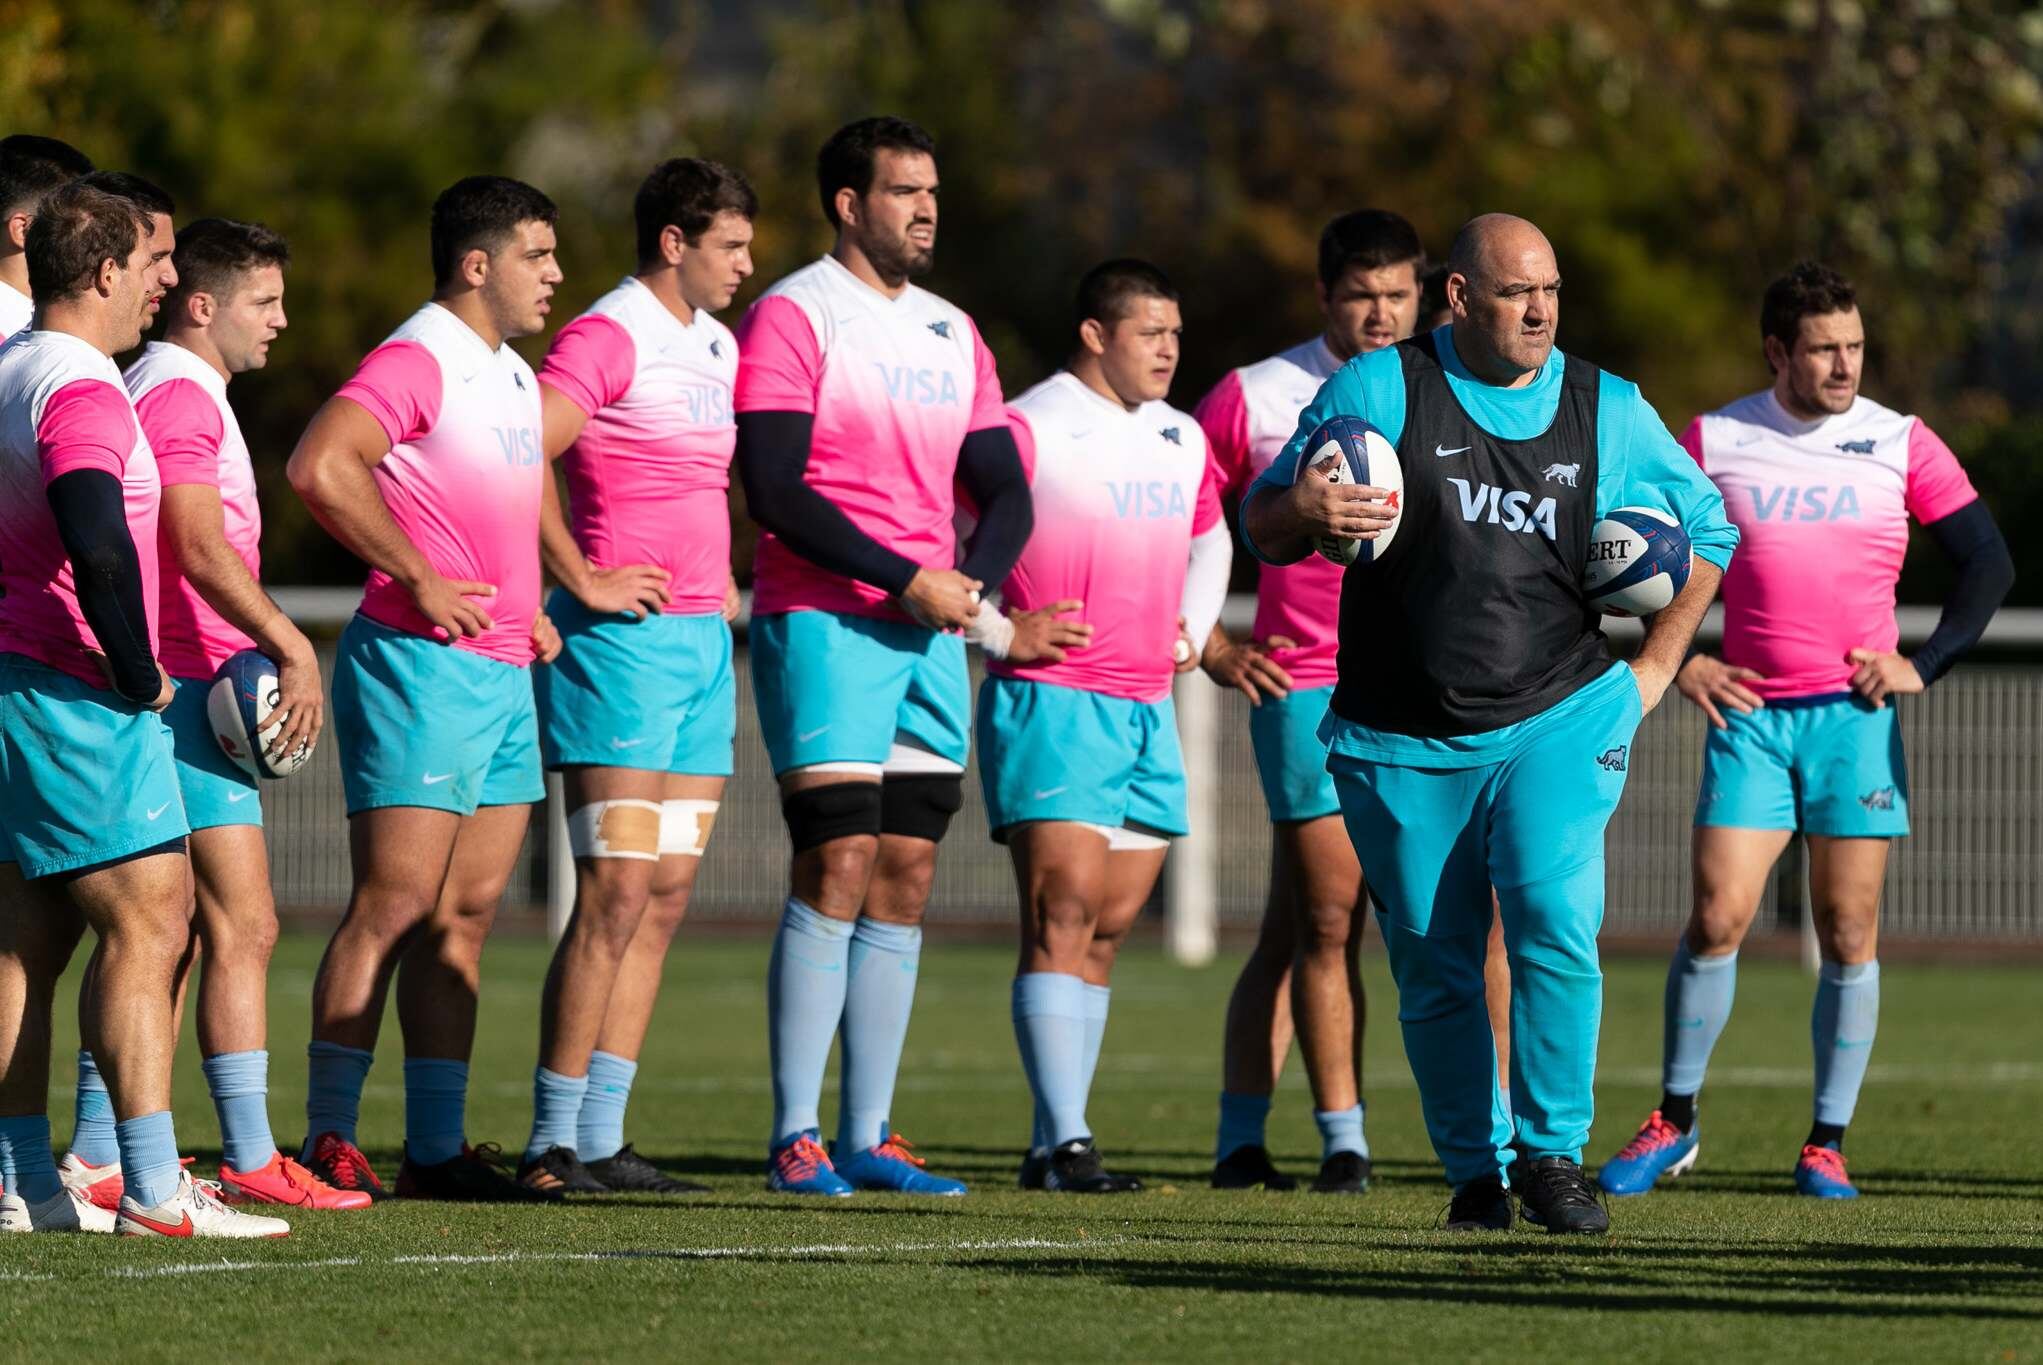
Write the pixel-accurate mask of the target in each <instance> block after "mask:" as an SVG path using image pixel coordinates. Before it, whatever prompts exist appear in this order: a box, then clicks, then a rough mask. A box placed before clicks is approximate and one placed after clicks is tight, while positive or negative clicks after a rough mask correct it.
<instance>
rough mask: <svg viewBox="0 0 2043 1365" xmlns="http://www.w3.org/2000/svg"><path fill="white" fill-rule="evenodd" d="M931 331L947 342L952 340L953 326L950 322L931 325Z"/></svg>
mask: <svg viewBox="0 0 2043 1365" xmlns="http://www.w3.org/2000/svg"><path fill="white" fill-rule="evenodd" d="M929 330H930V331H932V332H934V333H936V334H937V335H938V336H940V337H942V338H943V339H944V340H945V341H949V340H950V339H951V325H950V323H948V322H942V321H938V322H932V323H930V324H929Z"/></svg>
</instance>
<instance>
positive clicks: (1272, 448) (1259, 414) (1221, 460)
mask: <svg viewBox="0 0 2043 1365" xmlns="http://www.w3.org/2000/svg"><path fill="white" fill-rule="evenodd" d="M1340 368H1341V362H1340V361H1339V360H1336V359H1335V358H1334V353H1333V352H1332V351H1330V350H1328V349H1327V343H1326V339H1325V338H1324V337H1314V338H1313V339H1312V340H1311V341H1307V342H1303V343H1301V344H1299V345H1297V346H1293V347H1292V348H1291V349H1290V350H1288V351H1284V352H1282V353H1281V354H1278V355H1274V356H1271V357H1270V358H1269V359H1268V360H1261V361H1258V362H1256V363H1255V364H1253V365H1244V366H1243V367H1242V368H1240V369H1238V370H1230V371H1228V373H1227V375H1226V377H1225V378H1223V379H1222V380H1221V381H1220V382H1219V383H1218V384H1216V385H1214V386H1213V391H1212V392H1211V393H1209V394H1207V395H1206V396H1205V397H1204V398H1203V399H1201V400H1200V401H1199V406H1198V407H1196V408H1194V409H1193V411H1194V412H1195V413H1196V414H1197V415H1198V418H1199V425H1200V426H1201V427H1203V428H1204V429H1205V432H1206V439H1207V442H1208V443H1209V444H1210V445H1211V447H1212V450H1213V462H1214V466H1215V468H1216V470H1217V471H1218V476H1219V480H1220V487H1221V497H1222V498H1223V499H1224V500H1225V501H1227V502H1230V503H1231V502H1239V501H1240V500H1241V498H1242V497H1243V496H1244V495H1245V494H1246V493H1247V492H1248V488H1249V485H1250V484H1252V483H1254V482H1255V480H1256V476H1257V475H1258V474H1261V473H1262V472H1263V471H1264V470H1265V469H1267V468H1269V466H1270V462H1271V461H1272V460H1274V459H1276V458H1277V455H1278V452H1280V451H1282V450H1283V449H1284V444H1285V442H1287V441H1289V440H1290V439H1291V437H1292V434H1293V433H1294V432H1295V431H1296V430H1297V429H1298V414H1299V413H1301V412H1303V411H1304V410H1305V408H1306V405H1307V404H1309V403H1311V402H1312V399H1313V395H1315V394H1317V393H1318V392H1319V386H1320V385H1321V384H1323V383H1325V382H1326V380H1327V377H1328V376H1329V375H1331V374H1333V372H1334V371H1335V370H1338V369H1340ZM1341 572H1342V571H1341V566H1340V565H1338V564H1334V563H1331V562H1329V561H1328V560H1325V559H1322V558H1321V557H1320V556H1318V555H1307V556H1306V557H1305V558H1304V559H1301V560H1299V561H1298V562H1297V563H1296V564H1262V565H1259V566H1258V573H1259V575H1260V576H1259V578H1258V579H1257V582H1256V621H1255V626H1254V629H1253V634H1254V636H1255V638H1256V639H1258V640H1267V639H1269V638H1270V637H1271V636H1273V635H1282V636H1286V637H1288V638H1290V639H1292V640H1295V641H1297V643H1298V647H1297V648H1296V649H1279V650H1272V651H1270V657H1271V659H1273V660H1274V661H1275V662H1276V663H1278V664H1279V665H1281V666H1282V667H1283V668H1285V669H1287V670H1288V671H1289V672H1290V674H1291V680H1292V684H1293V686H1295V687H1298V688H1301V689H1304V688H1314V687H1332V686H1333V685H1334V683H1335V682H1337V681H1339V676H1340V675H1339V672H1338V670H1337V669H1336V668H1335V666H1334V655H1335V654H1336V653H1337V652H1338V650H1339V647H1340V626H1341ZM1198 643H1199V645H1200V647H1201V648H1204V646H1205V643H1206V642H1205V641H1204V640H1201V641H1199V642H1198Z"/></svg>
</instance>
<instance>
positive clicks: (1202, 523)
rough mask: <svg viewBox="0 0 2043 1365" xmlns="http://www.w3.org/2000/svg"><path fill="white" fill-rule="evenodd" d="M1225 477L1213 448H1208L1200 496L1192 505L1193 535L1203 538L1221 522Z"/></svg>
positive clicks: (1209, 445)
mask: <svg viewBox="0 0 2043 1365" xmlns="http://www.w3.org/2000/svg"><path fill="white" fill-rule="evenodd" d="M1224 482H1225V476H1224V475H1223V474H1222V473H1221V472H1220V464H1219V462H1218V461H1217V460H1215V459H1214V458H1213V448H1212V445H1211V444H1210V443H1209V444H1208V445H1207V448H1206V472H1205V473H1204V474H1203V475H1201V476H1200V478H1199V496H1198V498H1197V500H1196V501H1195V502H1194V503H1193V505H1192V534H1193V535H1195V536H1203V535H1205V534H1206V533H1207V532H1208V531H1210V530H1212V529H1213V528H1214V527H1215V526H1217V525H1218V524H1219V523H1220V521H1221V511H1220V489H1221V486H1222V484H1223V483H1224Z"/></svg>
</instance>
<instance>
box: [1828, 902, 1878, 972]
mask: <svg viewBox="0 0 2043 1365" xmlns="http://www.w3.org/2000/svg"><path fill="white" fill-rule="evenodd" d="M1815 920H1816V942H1817V947H1818V949H1819V950H1820V951H1821V953H1822V956H1823V960H1824V961H1826V962H1837V963H1842V964H1843V965H1845V966H1855V965H1857V964H1858V963H1861V962H1871V961H1872V960H1873V958H1874V957H1875V956H1877V954H1878V948H1879V938H1880V921H1879V913H1878V907H1877V904H1875V905H1872V906H1866V905H1852V906H1831V907H1823V906H1819V907H1817V911H1816V915H1815Z"/></svg>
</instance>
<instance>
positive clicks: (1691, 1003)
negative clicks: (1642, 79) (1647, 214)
mask: <svg viewBox="0 0 2043 1365" xmlns="http://www.w3.org/2000/svg"><path fill="white" fill-rule="evenodd" d="M1760 333H1761V344H1762V346H1763V347H1764V353H1765V356H1766V362H1767V365H1768V367H1769V368H1770V369H1771V370H1772V371H1773V385H1772V387H1771V388H1768V389H1764V390H1761V391H1760V392H1758V393H1755V394H1749V395H1747V396H1746V397H1744V398H1741V399H1739V400H1738V401H1737V402H1735V403H1732V404H1730V405H1728V406H1726V407H1723V408H1720V409H1718V410H1717V411H1715V412H1712V413H1707V414H1705V415H1703V416H1701V417H1698V418H1696V419H1695V421H1693V422H1691V423H1690V424H1689V427H1688V430H1687V431H1685V432H1684V433H1683V434H1682V437H1681V443H1682V445H1683V446H1685V447H1686V448H1687V449H1688V452H1689V454H1691V455H1693V456H1694V457H1695V460H1696V463H1697V464H1699V465H1701V466H1702V468H1703V471H1704V472H1705V473H1706V474H1708V475H1709V477H1710V478H1711V479H1712V480H1713V481H1714V482H1715V483H1716V484H1717V486H1718V488H1720V489H1721V490H1722V491H1723V495H1724V505H1725V507H1726V509H1727V510H1728V511H1729V513H1730V516H1731V519H1732V520H1733V521H1734V522H1736V523H1737V526H1738V530H1739V533H1740V535H1741V537H1742V539H1741V541H1740V546H1741V548H1740V550H1739V552H1738V562H1737V563H1736V564H1735V565H1733V566H1732V568H1731V572H1730V573H1729V574H1727V575H1725V578H1724V646H1723V650H1724V652H1723V657H1722V658H1717V657H1715V656H1712V655H1709V654H1702V653H1698V654H1697V655H1696V656H1695V657H1694V658H1692V659H1690V660H1689V661H1688V663H1687V664H1685V665H1684V666H1683V667H1682V670H1681V674H1680V676H1679V677H1678V678H1677V679H1676V684H1675V685H1676V686H1677V687H1678V688H1679V689H1680V690H1681V692H1682V694H1683V695H1684V696H1686V697H1687V698H1688V699H1689V700H1690V701H1692V702H1694V703H1695V704H1696V705H1697V706H1699V707H1701V708H1702V710H1703V713H1704V715H1705V716H1707V717H1708V718H1709V722H1710V729H1709V732H1708V733H1709V738H1708V742H1707V743H1706V744H1705V746H1704V749H1703V775H1702V790H1701V793H1700V795H1699V796H1698V797H1697V800H1696V811H1695V834H1694V851H1693V856H1694V866H1695V901H1694V905H1693V908H1692V910H1691V912H1690V915H1689V920H1688V927H1687V930H1686V931H1685V932H1684V934H1683V936H1682V938H1681V940H1680V941H1679V942H1678V943H1677V944H1676V945H1675V949H1674V960H1673V962H1672V963H1671V964H1670V965H1669V967H1668V969H1667V996H1666V1010H1665V1032H1664V1034H1663V1043H1662V1048H1663V1051H1662V1073H1663V1080H1662V1087H1663V1090H1662V1094H1661V1097H1660V1105H1659V1108H1657V1109H1656V1110H1654V1112H1653V1113H1652V1114H1651V1115H1649V1116H1648V1117H1647V1119H1646V1122H1645V1123H1644V1124H1643V1125H1641V1127H1640V1128H1639V1131H1638V1133H1637V1135H1636V1136H1634V1137H1633V1138H1632V1140H1631V1141H1630V1142H1629V1143H1627V1144H1626V1145H1625V1146H1624V1148H1623V1149H1622V1150H1621V1151H1620V1152H1619V1153H1618V1154H1617V1155H1616V1156H1615V1157H1613V1158H1612V1159H1611V1160H1610V1161H1608V1162H1606V1163H1604V1166H1603V1169H1602V1170H1601V1171H1599V1172H1598V1173H1597V1179H1598V1181H1599V1183H1601V1184H1602V1186H1603V1188H1604V1189H1605V1190H1607V1191H1608V1192H1610V1193H1612V1194H1643V1193H1645V1192H1646V1191H1647V1190H1649V1189H1651V1188H1652V1187H1653V1183H1654V1182H1655V1181H1656V1180H1658V1179H1660V1178H1662V1177H1663V1176H1677V1175H1680V1174H1681V1173H1683V1172H1684V1171H1687V1170H1689V1169H1690V1168H1691V1167H1693V1166H1694V1165H1695V1160H1696V1154H1697V1152H1698V1150H1699V1145H1698V1144H1699V1135H1698V1131H1697V1127H1696V1096H1697V1093H1698V1092H1699V1091H1700V1090H1701V1089H1702V1083H1703V1075H1704V1072H1705V1070H1706V1068H1707V1067H1708V1064H1709V1058H1710V1050H1711V1049H1712V1048H1713V1047H1714V1046H1715V1045H1716V1041H1717V1037H1718V1035H1719V1034H1720V1033H1722V1032H1723V1029H1724V1024H1725V1022H1726V1021H1727V1020H1728V1019H1729V1018H1730V1015H1731V997H1732V992H1733V988H1734V986H1735V984H1736V981H1737V973H1738V947H1739V944H1741V943H1742V942H1743V941H1744V939H1745V934H1746V931H1747V930H1749V929H1750V928H1751V927H1752V919H1753V916H1754V915H1755V914H1757V913H1758V910H1759V902H1760V899H1761V898H1762V897H1763V896H1764V894H1765V892H1766V884H1767V881H1768V879H1769V878H1770V877H1771V876H1772V874H1773V865H1774V862H1775V860H1776V859H1778V858H1779V857H1780V855H1781V852H1782V850H1783V849H1785V848H1786V847H1787V845H1788V841H1789V840H1790V839H1792V838H1793V837H1794V836H1795V834H1796V833H1797V832H1799V833H1801V834H1802V835H1803V836H1804V838H1806V839H1807V840H1808V846H1809V889H1810V894H1811V898H1812V903H1811V907H1810V908H1811V911H1812V914H1813V918H1814V920H1815V928H1816V941H1817V948H1818V951H1819V953H1820V955H1821V958H1822V965H1821V966H1820V967H1819V968H1818V973H1817V981H1816V1003H1815V1007H1814V1009H1813V1011H1812V1012H1811V1016H1810V1021H1809V1029H1810V1035H1811V1040H1812V1043H1813V1045H1814V1049H1815V1064H1816V1086H1815V1119H1814V1122H1813V1123H1812V1125H1811V1126H1810V1129H1809V1134H1808V1136H1807V1137H1806V1138H1804V1139H1803V1142H1802V1148H1801V1154H1800V1155H1799V1156H1798V1157H1797V1159H1796V1162H1795V1188H1796V1189H1797V1190H1799V1191H1800V1192H1801V1193H1803V1194H1805V1195H1813V1196H1817V1197H1819V1198H1829V1199H1849V1198H1852V1197H1854V1196H1855V1195H1856V1194H1857V1193H1858V1190H1857V1187H1856V1186H1854V1185H1853V1184H1852V1183H1851V1177H1850V1176H1849V1174H1847V1172H1846V1169H1845V1161H1844V1130H1845V1126H1846V1125H1847V1124H1848V1123H1850V1122H1851V1116H1852V1110H1853V1108H1854V1107H1855V1106H1856V1104H1857V1102H1858V1093H1859V1085H1860V1083H1861V1082H1862V1081H1863V1080H1864V1079H1865V1074H1866V1063H1867V1060H1868V1058H1869V1057H1870V1056H1871V1053H1872V1045H1873V1035H1874V1031H1875V1028H1876V1026H1877V1024H1878V1020H1879V1013H1880V963H1879V957H1878V951H1877V949H1878V939H1879V918H1880V887H1881V884H1882V882H1883V880H1884V878H1885V876H1886V871H1887V851H1888V848H1889V846H1890V845H1891V843H1892V841H1893V840H1895V839H1898V838H1900V837H1901V836H1902V835H1904V834H1906V833H1907V832H1908V772H1907V768H1906V766H1905V764H1904V761H1903V756H1902V752H1901V730H1900V719H1899V717H1898V715H1897V714H1896V712H1897V709H1898V708H1897V707H1896V706H1895V705H1892V704H1890V703H1891V702H1893V701H1894V699H1896V698H1899V697H1904V696H1913V695H1915V694H1916V693H1919V692H1921V691H1922V690H1923V689H1924V688H1926V687H1928V686H1929V685H1930V684H1931V683H1933V682H1935V681H1936V680H1937V679H1938V678H1939V677H1941V676H1943V674H1944V673H1945V672H1947V671H1948V670H1949V669H1950V667H1951V665H1952V664H1953V663H1955V662H1956V661H1957V660H1958V659H1959V658H1960V657H1961V656H1963V655H1964V653H1965V651H1966V650H1968V649H1970V648H1971V647H1972V646H1973V645H1974V644H1975V643H1977V642H1978V640H1979V637H1980V635H1981V634H1982V633H1984V631H1985V629H1986V626H1987V623H1988V622H1989V621H1990V620H1991V619H1992V618H1993V613H1994V612H1995V610H1996V609H1998V608H1999V606H2000V604H2001V602H2002V600H2003V599H2004V598H2005V597H2006V596H2007V592H2008V589H2009V588H2010V587H2011V586H2012V585H2013V583H2014V563H2013V560H2012V559H2011V558H2010V556H2009V554H2008V548H2007V542H2006V541H2005V540H2003V539H2002V537H2001V533H2000V530H1999V528H1998V527H1996V526H1995V525H1994V521H1993V516H1992V514H1991V513H1990V512H1989V511H1988V510H1987V507H1986V504H1985V503H1983V502H1981V501H1980V500H1979V495H1978V494H1977V493H1976V492H1974V491H1973V488H1972V483H1971V481H1970V480H1969V479H1967V478H1966V477H1965V471H1964V470H1963V469H1962V468H1961V467H1959V464H1958V461H1957V458H1956V457H1955V456H1953V455H1952V454H1951V450H1950V447H1949V446H1947V445H1945V444H1944V443H1943V441H1942V440H1940V439H1939V438H1938V437H1937V434H1936V433H1935V432H1934V431H1931V430H1930V428H1929V425H1928V424H1927V423H1925V422H1924V421H1923V420H1922V419H1921V418H1919V417H1912V416H1907V415H1904V414H1902V413H1898V412H1895V411H1893V410H1892V409H1891V408H1885V407H1882V406H1881V405H1880V404H1878V403H1875V402H1874V401H1873V400H1872V399H1870V398H1867V397H1865V396H1864V395H1863V394H1861V393H1860V392H1859V381H1860V379H1861V377H1862V375H1863V366H1864V361H1865V346H1866V329H1865V323H1864V320H1863V319H1862V318H1861V317H1860V314H1859V308H1858V296H1857V293H1856V291H1855V290H1854V289H1853V287H1852V285H1851V282H1850V281H1848V280H1846V279H1845V278H1844V277H1843V276H1841V275H1839V274H1838V273H1837V272H1836V271H1833V270H1830V269H1827V268H1826V267H1824V266H1821V265H1817V264H1814V263H1806V262H1805V263H1803V264H1801V265H1797V266H1796V267H1795V268H1794V269H1792V270H1790V271H1789V272H1788V273H1787V274H1785V275H1783V276H1781V278H1779V279H1778V280H1775V281H1774V282H1773V284H1772V285H1770V286H1769V287H1768V288H1767V291H1766V296H1765V300H1764V302H1763V303H1762V304H1761V306H1760ZM1911 517H1913V518H1914V519H1915V520H1916V521H1917V522H1919V523H1920V524H1921V525H1922V526H1923V527H1924V529H1926V530H1927V531H1928V532H1929V534H1930V536H1931V538H1932V539H1934V540H1935V541H1936V542H1937V545H1938V547H1939V548H1940V549H1942V550H1943V552H1944V553H1945V555H1947V556H1948V557H1949V558H1950V559H1951V561H1952V562H1953V563H1954V564H1955V565H1956V567H1957V580H1956V583H1955V584H1954V586H1953V588H1952V591H1951V596H1950V599H1949V600H1948V601H1947V602H1946V603H1945V604H1944V610H1943V614H1942V615H1941V616H1940V617H1939V618H1938V621H1937V627H1936V630H1935V631H1934V632H1932V633H1931V635H1930V638H1929V639H1928V640H1926V641H1924V642H1923V644H1922V646H1921V647H1920V648H1918V649H1916V650H1915V651H1914V652H1913V653H1910V654H1906V655H1903V654H1900V653H1897V652H1896V650H1895V645H1896V643H1897V641H1898V639H1899V634H1900V632H1899V629H1898V628H1897V626H1896V624H1895V620H1894V585H1895V581H1896V579H1897V578H1899V576H1900V573H1901V561H1902V557H1903V556H1904V555H1905V554H1906V552H1907V549H1908V522H1909V518H1911Z"/></svg>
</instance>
